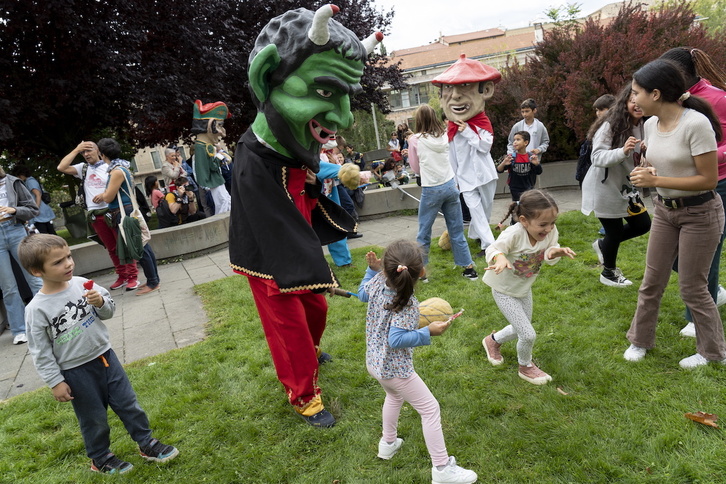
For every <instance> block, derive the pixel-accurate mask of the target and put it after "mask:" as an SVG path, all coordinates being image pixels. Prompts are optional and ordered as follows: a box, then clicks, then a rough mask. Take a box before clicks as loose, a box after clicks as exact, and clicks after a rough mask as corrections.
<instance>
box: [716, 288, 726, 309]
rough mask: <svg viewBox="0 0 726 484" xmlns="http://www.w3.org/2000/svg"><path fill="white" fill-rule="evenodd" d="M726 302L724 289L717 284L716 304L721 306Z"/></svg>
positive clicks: (725, 290)
mask: <svg viewBox="0 0 726 484" xmlns="http://www.w3.org/2000/svg"><path fill="white" fill-rule="evenodd" d="M724 304H726V289H724V287H723V286H718V294H717V295H716V306H723V305H724Z"/></svg>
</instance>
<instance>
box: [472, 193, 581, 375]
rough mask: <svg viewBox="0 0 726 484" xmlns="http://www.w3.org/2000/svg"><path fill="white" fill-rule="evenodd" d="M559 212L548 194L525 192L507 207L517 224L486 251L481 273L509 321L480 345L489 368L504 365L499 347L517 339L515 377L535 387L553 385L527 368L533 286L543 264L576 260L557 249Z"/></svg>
mask: <svg viewBox="0 0 726 484" xmlns="http://www.w3.org/2000/svg"><path fill="white" fill-rule="evenodd" d="M558 213H559V209H558V208H557V203H555V201H554V199H553V198H552V197H551V196H550V194H549V193H547V192H545V191H543V190H528V191H526V192H524V193H523V194H522V198H520V199H519V202H514V203H512V204H511V205H510V206H509V212H507V215H505V216H504V219H502V222H504V220H507V218H509V216H510V215H511V214H514V215H515V216H516V217H517V220H518V223H516V224H514V225H512V226H510V227H508V228H507V229H506V230H505V231H504V232H502V234H501V235H500V236H499V238H498V239H497V240H496V242H494V243H493V244H492V245H490V246H489V247H488V248H487V250H486V258H487V262H488V263H489V267H487V268H486V269H485V270H486V271H487V272H486V274H484V277H483V280H484V282H485V283H486V284H487V285H489V286H490V287H491V288H492V296H493V297H494V301H495V302H496V303H497V306H498V307H499V310H500V311H501V312H502V314H504V317H505V318H507V321H509V326H507V327H506V328H504V329H502V330H501V331H498V332H495V331H492V334H490V335H489V336H487V337H486V338H484V340H483V341H482V344H483V345H484V350H486V353H487V358H488V359H489V362H490V363H491V364H492V365H501V364H502V363H503V362H504V358H502V354H501V353H500V352H499V347H500V346H501V345H502V344H503V343H506V342H507V341H511V340H513V339H517V340H518V341H517V359H518V360H519V376H520V377H521V378H522V379H524V380H526V381H528V382H530V383H533V384H535V385H544V384H545V383H547V382H548V381H550V380H552V377H551V376H549V375H548V374H547V373H545V372H544V371H542V370H540V369H539V368H537V366H536V365H535V364H534V363H532V347H533V346H534V340H535V337H536V333H535V332H534V328H533V327H532V284H533V283H534V281H535V279H537V275H538V274H539V270H540V268H541V267H542V262H546V263H547V264H555V263H557V261H559V260H560V257H562V256H565V255H566V256H567V257H569V258H571V259H573V258H574V257H575V252H573V251H572V249H570V248H569V247H560V244H559V243H558V242H557V239H558V237H559V234H558V232H557V227H556V226H555V222H556V221H557V215H558Z"/></svg>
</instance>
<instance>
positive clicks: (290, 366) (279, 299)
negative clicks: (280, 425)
mask: <svg viewBox="0 0 726 484" xmlns="http://www.w3.org/2000/svg"><path fill="white" fill-rule="evenodd" d="M247 280H248V281H249V283H250V288H251V289H252V295H253V296H254V298H255V304H256V305H257V311H258V312H259V313H260V320H261V321H262V329H263V330H264V332H265V337H266V338H267V344H268V346H269V347H270V353H271V354H272V362H273V363H274V364H275V370H276V371H277V378H278V379H279V380H280V383H282V384H283V386H284V387H285V391H286V392H287V397H288V399H289V401H290V403H291V404H292V405H293V406H294V407H295V410H296V411H297V412H298V413H301V414H303V415H306V416H310V415H314V414H316V413H317V412H319V411H320V410H322V409H323V404H322V398H321V397H320V387H318V355H317V346H318V345H320V338H321V337H322V336H323V331H325V322H326V317H327V312H328V302H327V301H326V300H325V296H323V295H321V294H313V293H312V292H310V291H296V292H293V293H284V294H283V293H281V292H280V290H279V289H278V288H277V285H276V284H275V283H274V282H272V281H267V280H265V279H260V278H257V277H249V276H248V277H247Z"/></svg>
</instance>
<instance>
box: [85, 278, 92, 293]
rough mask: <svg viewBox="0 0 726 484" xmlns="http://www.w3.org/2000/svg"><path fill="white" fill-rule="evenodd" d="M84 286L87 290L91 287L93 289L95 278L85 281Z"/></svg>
mask: <svg viewBox="0 0 726 484" xmlns="http://www.w3.org/2000/svg"><path fill="white" fill-rule="evenodd" d="M83 287H84V288H85V289H86V291H90V290H91V289H93V279H89V280H87V281H86V282H84V283H83Z"/></svg>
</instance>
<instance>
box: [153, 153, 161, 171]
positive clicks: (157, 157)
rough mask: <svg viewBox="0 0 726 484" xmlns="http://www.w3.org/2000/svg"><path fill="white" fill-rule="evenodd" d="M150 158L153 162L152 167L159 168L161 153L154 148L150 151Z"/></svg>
mask: <svg viewBox="0 0 726 484" xmlns="http://www.w3.org/2000/svg"><path fill="white" fill-rule="evenodd" d="M151 159H152V161H153V162H154V169H156V170H161V155H160V154H159V152H158V151H156V150H154V151H152V152H151Z"/></svg>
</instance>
